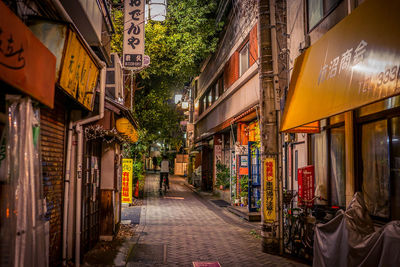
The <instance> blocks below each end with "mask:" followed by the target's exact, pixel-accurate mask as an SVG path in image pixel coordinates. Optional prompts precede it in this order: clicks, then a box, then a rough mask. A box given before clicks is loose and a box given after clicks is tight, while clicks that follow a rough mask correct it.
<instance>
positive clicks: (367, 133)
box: [362, 120, 389, 218]
mask: <svg viewBox="0 0 400 267" xmlns="http://www.w3.org/2000/svg"><path fill="white" fill-rule="evenodd" d="M388 143H389V137H388V133H387V121H386V120H382V121H377V122H372V123H368V124H365V125H363V126H362V163H363V183H362V192H363V197H364V200H365V204H366V206H367V208H368V210H369V212H370V214H372V215H375V216H379V217H384V218H387V217H389V151H388V148H389V144H388Z"/></svg>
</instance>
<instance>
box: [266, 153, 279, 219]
mask: <svg viewBox="0 0 400 267" xmlns="http://www.w3.org/2000/svg"><path fill="white" fill-rule="evenodd" d="M275 166H276V164H275V159H274V158H266V159H265V161H264V194H263V198H264V199H263V201H264V220H265V221H266V222H273V221H275V220H276V214H275V205H276V193H275V175H276V167H275Z"/></svg>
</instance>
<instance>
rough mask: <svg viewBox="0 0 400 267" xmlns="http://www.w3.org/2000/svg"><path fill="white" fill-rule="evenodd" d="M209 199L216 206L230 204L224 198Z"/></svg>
mask: <svg viewBox="0 0 400 267" xmlns="http://www.w3.org/2000/svg"><path fill="white" fill-rule="evenodd" d="M211 201H212V202H213V203H214V204H215V205H217V206H218V207H221V208H224V207H228V206H230V204H229V203H228V202H226V201H225V200H222V199H216V200H211Z"/></svg>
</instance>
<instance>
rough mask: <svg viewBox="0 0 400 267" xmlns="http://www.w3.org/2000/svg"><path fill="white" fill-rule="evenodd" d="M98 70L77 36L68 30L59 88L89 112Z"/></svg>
mask: <svg viewBox="0 0 400 267" xmlns="http://www.w3.org/2000/svg"><path fill="white" fill-rule="evenodd" d="M98 76H99V69H98V68H97V66H96V64H95V63H94V61H93V59H92V58H91V57H90V55H89V53H88V52H87V51H86V49H85V47H84V46H83V45H82V44H81V42H80V40H79V38H78V36H77V34H76V33H75V32H74V31H72V30H70V31H69V34H68V41H67V47H66V50H65V55H64V59H63V63H62V66H61V74H60V81H59V84H60V86H61V87H62V88H63V89H64V90H65V91H66V92H67V93H68V94H69V95H70V96H72V97H73V98H75V99H76V100H78V102H79V103H81V104H82V105H83V106H85V107H86V108H87V109H89V110H93V104H94V95H95V93H96V91H95V90H96V85H97V79H98Z"/></svg>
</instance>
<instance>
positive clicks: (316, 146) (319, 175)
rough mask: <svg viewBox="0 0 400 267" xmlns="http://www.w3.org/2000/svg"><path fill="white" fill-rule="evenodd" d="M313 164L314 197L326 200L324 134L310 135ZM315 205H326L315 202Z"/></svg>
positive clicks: (326, 153) (325, 149)
mask: <svg viewBox="0 0 400 267" xmlns="http://www.w3.org/2000/svg"><path fill="white" fill-rule="evenodd" d="M312 148H313V162H314V169H315V196H319V197H322V198H324V199H327V184H328V180H327V170H328V164H327V161H328V160H327V157H328V152H327V138H326V132H325V131H324V132H322V133H319V134H313V135H312ZM315 203H316V204H326V201H323V200H316V201H315Z"/></svg>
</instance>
